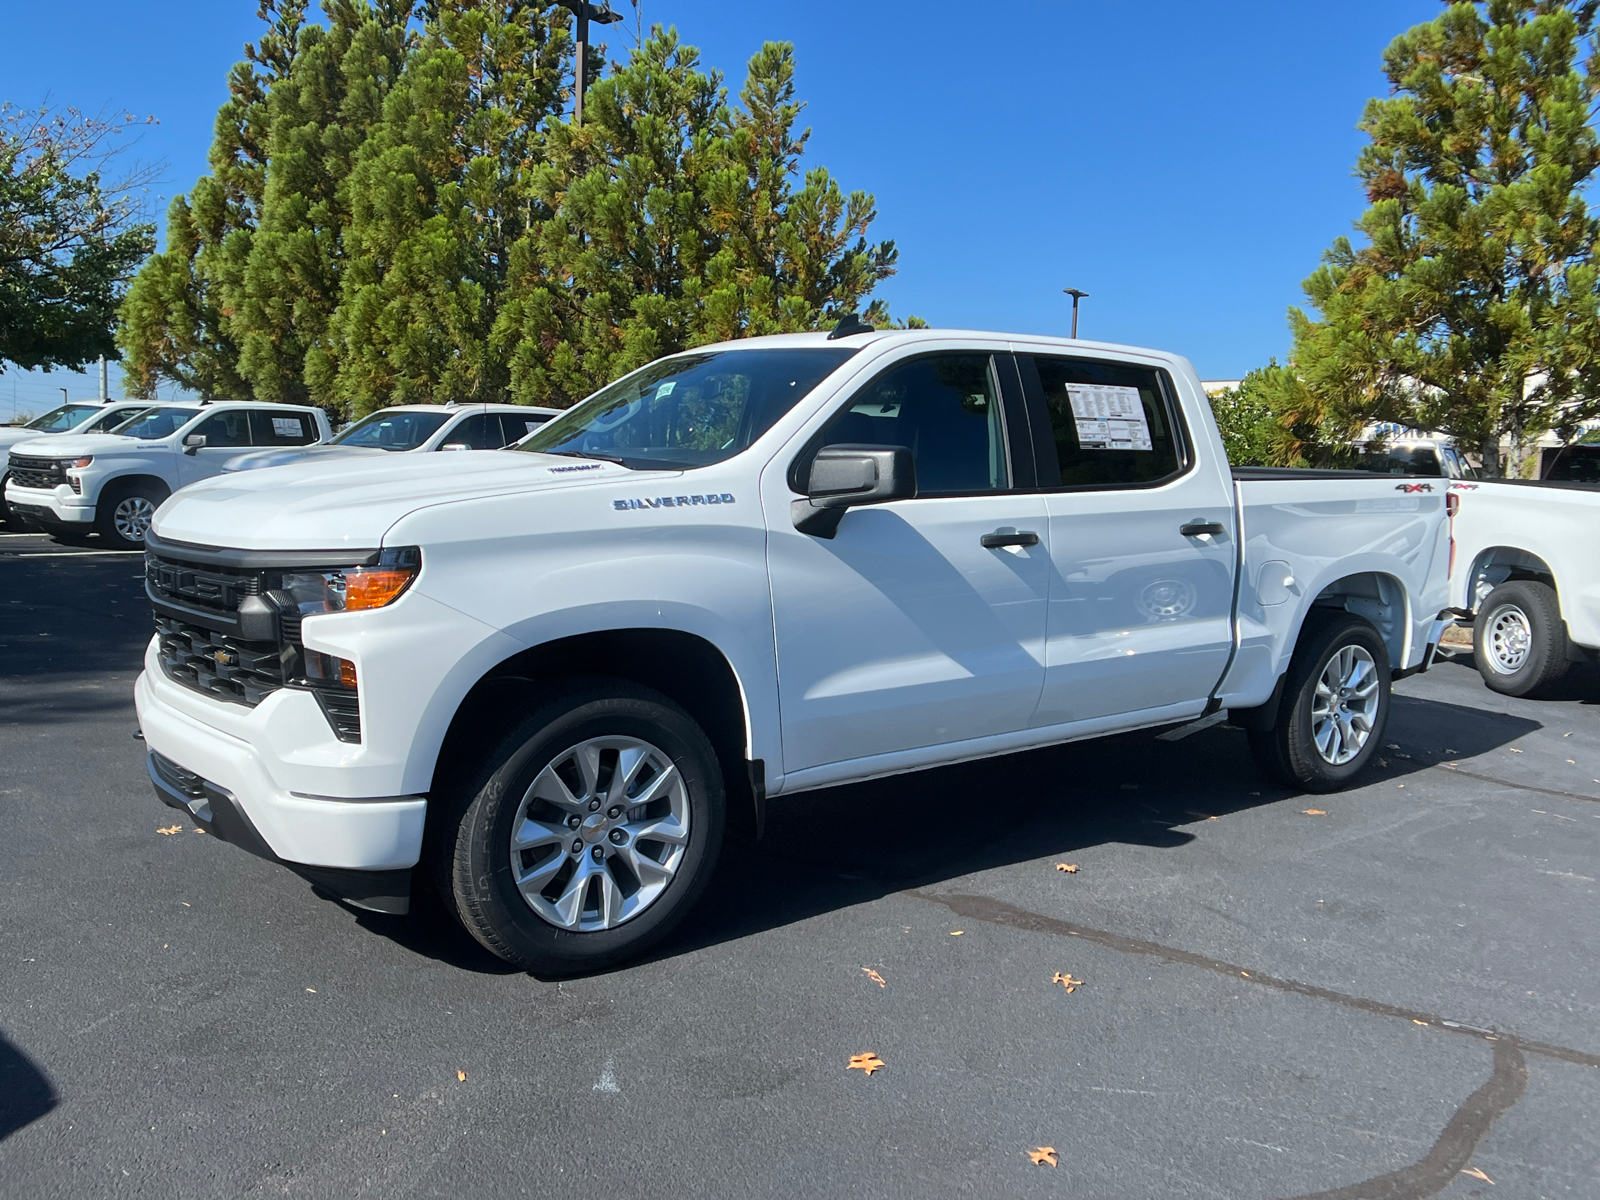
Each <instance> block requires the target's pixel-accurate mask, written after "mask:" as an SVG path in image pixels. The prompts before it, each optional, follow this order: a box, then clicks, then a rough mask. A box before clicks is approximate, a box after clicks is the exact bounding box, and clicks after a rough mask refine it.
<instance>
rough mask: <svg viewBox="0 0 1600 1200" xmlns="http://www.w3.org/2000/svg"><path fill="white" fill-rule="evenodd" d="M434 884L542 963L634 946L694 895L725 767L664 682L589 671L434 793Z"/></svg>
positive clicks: (580, 964)
mask: <svg viewBox="0 0 1600 1200" xmlns="http://www.w3.org/2000/svg"><path fill="white" fill-rule="evenodd" d="M440 801H441V802H442V803H443V805H444V810H443V812H441V814H440V822H441V825H440V837H439V843H438V847H437V849H436V851H435V854H436V859H435V870H436V877H437V879H438V882H439V885H440V892H441V895H442V896H443V897H444V899H445V902H446V904H447V906H448V907H450V908H451V909H452V910H453V911H454V912H455V914H456V916H457V917H458V918H459V920H460V921H461V924H462V925H463V926H464V927H465V928H466V930H467V932H468V933H470V934H471V935H472V936H473V937H474V938H476V939H477V940H478V941H479V942H480V943H482V945H483V946H484V947H486V948H487V949H488V950H489V951H491V952H492V953H494V954H496V955H498V956H499V957H501V958H503V959H505V960H506V961H507V962H509V963H512V964H514V965H516V966H519V967H522V968H524V969H525V970H529V971H533V972H534V973H536V974H539V975H566V974H572V973H575V972H580V971H591V970H597V969H600V968H602V967H606V966H610V965H611V964H613V963H616V962H619V961H621V960H623V959H627V958H632V957H635V956H637V955H639V954H641V953H643V952H644V951H645V950H646V949H648V948H649V947H650V946H651V945H653V944H655V943H656V942H658V941H660V940H661V939H662V938H664V937H665V936H666V935H667V934H668V933H669V932H670V931H671V930H672V928H673V927H674V926H675V925H677V923H678V922H679V921H680V920H682V919H683V917H684V916H685V915H687V913H688V912H689V910H690V908H692V907H693V905H694V902H695V901H696V900H697V899H698V898H699V895H700V893H701V891H703V890H704V888H705V885H706V882H707V881H708V879H709V878H710V874H711V869H712V867H713V865H714V864H715V862H716V858H717V854H718V852H719V850H720V848H721V845H722V832H723V824H724V820H725V809H726V805H725V801H724V797H723V790H722V773H721V771H720V769H719V768H718V764H717V758H716V754H715V752H714V751H713V750H712V748H711V743H710V742H709V740H707V738H706V736H705V733H704V732H703V731H702V730H701V729H700V727H699V726H698V725H697V724H695V722H694V720H693V719H692V718H691V717H690V716H689V715H688V714H687V713H686V712H684V711H683V709H681V708H679V707H678V706H677V705H676V704H674V703H673V702H672V701H671V700H669V699H668V698H667V697H666V696H663V695H661V694H660V693H658V692H653V691H651V690H649V689H647V688H643V687H639V686H637V685H635V684H632V683H628V682H626V681H623V680H608V679H594V680H589V681H586V682H583V683H580V684H576V685H574V686H572V687H571V688H569V689H568V690H566V691H564V692H562V693H561V694H559V695H557V696H554V697H552V698H550V699H548V700H547V701H545V702H544V703H543V704H542V705H541V706H540V707H539V709H538V710H537V711H536V712H534V713H533V714H532V715H530V716H529V717H528V718H527V719H526V720H525V721H524V722H523V723H522V724H521V725H520V726H519V727H518V728H517V729H516V730H514V731H513V732H512V733H511V734H510V735H509V736H508V737H507V738H506V739H505V740H504V741H503V742H502V743H501V744H500V745H499V747H498V748H496V749H495V750H494V751H493V752H491V753H490V754H489V755H488V756H487V757H486V759H485V760H484V761H483V764H482V766H481V767H480V769H479V771H478V772H477V773H476V775H475V776H474V777H472V778H470V779H467V780H464V781H463V783H462V785H461V786H460V787H459V789H456V790H455V791H454V794H453V795H445V796H441V797H440Z"/></svg>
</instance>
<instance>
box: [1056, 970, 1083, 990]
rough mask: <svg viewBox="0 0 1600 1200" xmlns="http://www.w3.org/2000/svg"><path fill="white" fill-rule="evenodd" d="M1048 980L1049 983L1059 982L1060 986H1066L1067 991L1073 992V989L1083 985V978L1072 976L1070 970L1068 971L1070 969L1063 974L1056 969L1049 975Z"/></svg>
mask: <svg viewBox="0 0 1600 1200" xmlns="http://www.w3.org/2000/svg"><path fill="white" fill-rule="evenodd" d="M1050 982H1051V983H1059V984H1060V985H1061V986H1062V987H1064V988H1066V989H1067V991H1069V992H1075V991H1077V990H1078V989H1079V988H1081V987H1082V986H1083V980H1081V979H1074V978H1073V977H1072V972H1070V971H1069V972H1067V973H1066V974H1065V975H1063V974H1062V973H1061V972H1060V971H1057V972H1056V973H1055V974H1054V975H1052V976H1051V977H1050Z"/></svg>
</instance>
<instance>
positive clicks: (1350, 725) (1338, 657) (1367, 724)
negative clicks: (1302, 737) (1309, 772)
mask: <svg viewBox="0 0 1600 1200" xmlns="http://www.w3.org/2000/svg"><path fill="white" fill-rule="evenodd" d="M1381 702H1382V693H1381V692H1380V690H1379V688H1378V665H1377V663H1375V662H1374V661H1373V659H1372V655H1371V654H1370V653H1369V652H1368V651H1367V649H1366V647H1364V646H1341V647H1340V648H1339V649H1338V650H1336V651H1334V654H1333V657H1331V658H1330V659H1328V661H1327V663H1326V664H1325V665H1324V666H1323V668H1322V674H1321V676H1320V677H1319V678H1318V679H1317V689H1316V693H1315V694H1314V695H1313V697H1312V701H1311V739H1312V741H1313V742H1315V743H1316V746H1317V753H1318V754H1320V755H1321V756H1322V759H1323V761H1324V762H1327V763H1330V764H1332V765H1333V766H1336V767H1338V766H1343V765H1344V764H1345V763H1347V762H1349V761H1350V760H1351V759H1353V758H1354V757H1355V756H1356V755H1358V754H1360V753H1361V748H1362V747H1363V746H1365V745H1366V744H1367V739H1368V738H1370V737H1371V736H1372V730H1373V727H1374V726H1375V725H1376V723H1377V717H1378V705H1379V704H1380V703H1381Z"/></svg>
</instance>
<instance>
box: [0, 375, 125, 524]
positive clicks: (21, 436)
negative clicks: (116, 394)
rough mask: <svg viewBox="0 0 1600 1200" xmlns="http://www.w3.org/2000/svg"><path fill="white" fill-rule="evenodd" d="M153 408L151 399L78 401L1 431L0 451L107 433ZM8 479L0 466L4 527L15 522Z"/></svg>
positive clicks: (0, 508)
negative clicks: (64, 436) (49, 439)
mask: <svg viewBox="0 0 1600 1200" xmlns="http://www.w3.org/2000/svg"><path fill="white" fill-rule="evenodd" d="M149 407H150V402H149V401H148V400H74V401H72V402H71V403H70V404H63V405H62V406H61V407H60V408H54V409H51V410H50V411H49V412H47V413H45V414H44V416H42V417H35V418H34V419H33V420H31V421H29V422H27V423H26V424H24V425H8V426H5V427H4V428H0V452H5V451H8V450H10V449H11V447H12V446H15V445H16V444H17V443H18V442H31V441H34V440H36V439H38V438H40V437H54V436H57V435H60V434H64V433H106V432H108V431H109V430H111V429H114V428H116V427H117V426H118V425H121V424H122V423H123V422H124V421H126V420H127V419H128V418H129V417H132V416H135V415H137V414H139V413H141V412H143V411H144V410H145V409H147V408H149ZM8 477H9V473H8V471H7V469H6V467H5V464H4V463H0V525H4V524H9V523H10V521H11V510H10V509H9V508H8V507H7V506H6V501H5V490H6V480H7V478H8Z"/></svg>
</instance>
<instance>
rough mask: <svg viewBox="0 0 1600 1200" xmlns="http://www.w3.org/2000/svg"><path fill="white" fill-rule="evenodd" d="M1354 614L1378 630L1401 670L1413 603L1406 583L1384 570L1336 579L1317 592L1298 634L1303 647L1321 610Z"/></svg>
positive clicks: (1409, 631) (1391, 658)
mask: <svg viewBox="0 0 1600 1200" xmlns="http://www.w3.org/2000/svg"><path fill="white" fill-rule="evenodd" d="M1319 609H1323V610H1333V611H1338V610H1340V609H1343V610H1344V611H1345V612H1348V613H1353V614H1354V615H1355V616H1358V617H1361V618H1362V619H1364V620H1365V621H1366V622H1367V623H1368V624H1369V625H1371V626H1372V627H1373V628H1374V629H1376V630H1377V631H1378V636H1379V637H1380V638H1382V639H1383V645H1384V648H1385V649H1386V650H1388V652H1389V662H1390V663H1391V664H1392V665H1393V666H1394V669H1396V670H1398V669H1399V668H1400V667H1401V666H1403V665H1404V664H1405V661H1406V657H1405V656H1406V650H1407V644H1408V642H1409V640H1410V636H1411V601H1410V597H1409V596H1408V595H1407V593H1406V588H1405V584H1403V583H1402V582H1401V581H1400V580H1398V579H1396V578H1395V577H1394V576H1393V575H1386V574H1384V573H1383V572H1382V571H1361V572H1358V573H1356V574H1354V575H1346V576H1344V577H1343V578H1341V579H1336V580H1334V581H1333V582H1332V583H1330V584H1328V585H1327V586H1326V587H1324V588H1323V589H1322V590H1321V591H1320V592H1318V593H1317V596H1316V599H1314V600H1313V601H1312V602H1311V607H1310V608H1308V609H1307V610H1306V615H1305V617H1304V619H1302V621H1301V622H1300V628H1299V629H1297V630H1296V631H1295V645H1296V646H1299V645H1300V643H1301V642H1302V641H1303V640H1304V639H1305V637H1306V634H1307V631H1308V630H1309V629H1311V627H1312V624H1313V618H1314V617H1317V616H1318V615H1319V614H1318V610H1319Z"/></svg>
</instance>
